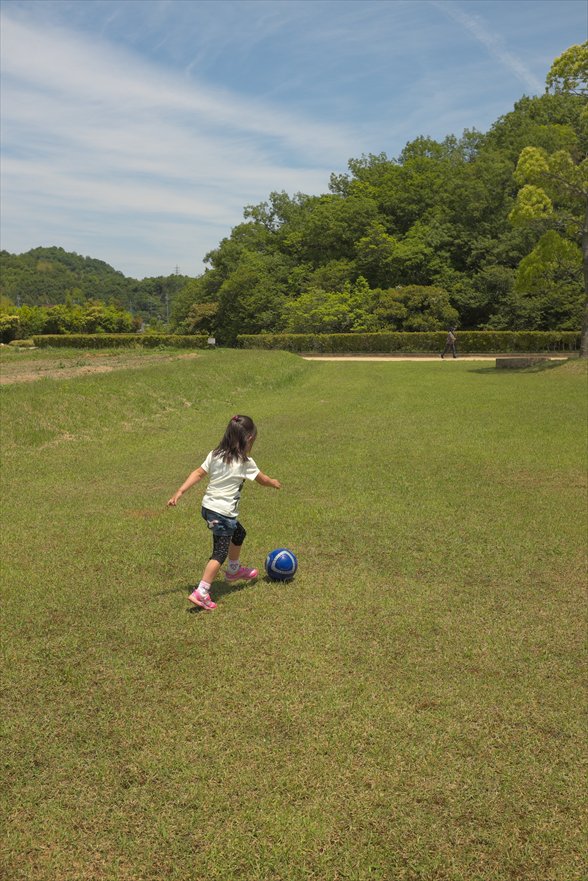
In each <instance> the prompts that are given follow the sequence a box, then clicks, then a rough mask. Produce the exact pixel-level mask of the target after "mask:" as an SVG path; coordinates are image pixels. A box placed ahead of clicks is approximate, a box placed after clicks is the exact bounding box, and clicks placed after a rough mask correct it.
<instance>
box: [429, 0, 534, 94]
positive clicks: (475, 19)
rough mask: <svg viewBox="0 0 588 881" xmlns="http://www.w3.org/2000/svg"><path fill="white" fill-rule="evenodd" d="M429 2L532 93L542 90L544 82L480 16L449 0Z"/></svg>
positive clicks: (432, 0) (431, 0)
mask: <svg viewBox="0 0 588 881" xmlns="http://www.w3.org/2000/svg"><path fill="white" fill-rule="evenodd" d="M429 2H430V3H431V5H432V6H435V7H436V8H437V9H438V10H439V11H440V12H442V13H443V14H444V15H447V16H449V18H452V19H453V20H454V21H456V22H458V24H460V25H461V26H462V27H464V28H465V29H466V31H468V32H469V33H470V34H472V36H473V37H475V39H476V40H478V42H479V43H481V44H482V45H483V46H484V47H485V48H486V49H487V50H488V52H489V53H490V54H491V55H492V56H493V57H494V58H496V60H497V61H499V62H500V64H501V65H502V66H503V67H505V68H506V69H507V70H508V71H510V72H511V73H513V74H514V75H515V76H516V77H517V78H518V79H519V80H520V81H521V82H522V83H524V85H525V86H526V88H527V89H529V90H530V91H531V93H532V94H537V93H540V92H542V91H543V88H544V84H543V83H541V81H540V80H538V79H537V77H536V76H534V74H533V73H532V72H531V71H530V70H529V69H528V67H527V66H526V65H525V64H524V63H523V62H522V61H521V59H520V58H518V57H517V56H516V55H514V54H513V53H512V52H510V51H509V50H508V49H507V48H506V47H505V45H504V42H503V40H502V37H500V36H499V35H498V34H495V33H493V32H492V30H491V28H490V27H489V25H488V24H486V22H484V20H483V19H482V18H481V17H480V16H478V15H473V14H472V13H470V12H466V11H465V10H464V8H463V6H457V5H456V4H455V3H452V2H450V0H429Z"/></svg>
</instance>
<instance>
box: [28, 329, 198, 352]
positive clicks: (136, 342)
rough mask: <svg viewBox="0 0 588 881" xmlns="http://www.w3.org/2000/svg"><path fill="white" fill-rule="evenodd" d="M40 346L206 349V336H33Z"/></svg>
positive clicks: (150, 334) (91, 334)
mask: <svg viewBox="0 0 588 881" xmlns="http://www.w3.org/2000/svg"><path fill="white" fill-rule="evenodd" d="M33 342H34V344H35V345H36V346H39V347H40V348H47V347H49V346H51V347H52V348H53V347H54V348H56V349H57V348H73V349H114V348H117V349H119V348H126V347H129V346H143V347H144V348H146V349H154V348H157V347H158V346H171V347H174V348H177V349H206V348H208V337H207V336H180V335H179V334H168V333H70V334H42V335H39V336H33Z"/></svg>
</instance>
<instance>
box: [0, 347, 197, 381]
mask: <svg viewBox="0 0 588 881" xmlns="http://www.w3.org/2000/svg"><path fill="white" fill-rule="evenodd" d="M198 357H199V355H198V353H197V352H187V353H185V354H181V355H177V354H174V355H162V354H152V355H143V354H140V355H136V354H130V353H121V354H120V355H119V354H116V355H97V354H94V353H92V352H88V354H87V355H81V356H80V357H79V358H77V359H76V360H75V361H73V362H70V361H68V360H67V359H65V358H64V360H63V361H56V359H55V357H53V358H39V359H36V360H35V361H14V362H13V363H10V361H5V362H4V363H3V364H2V365H1V367H0V385H10V384H11V383H15V382H35V380H37V379H45V378H49V379H71V378H72V377H74V376H89V375H92V374H96V373H112V371H114V370H134V369H136V368H138V367H150V366H151V365H153V364H161V363H165V362H169V361H178V360H180V359H187V358H198Z"/></svg>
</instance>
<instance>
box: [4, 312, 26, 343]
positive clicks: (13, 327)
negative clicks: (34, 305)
mask: <svg viewBox="0 0 588 881" xmlns="http://www.w3.org/2000/svg"><path fill="white" fill-rule="evenodd" d="M20 332H21V326H20V318H19V316H18V315H0V343H9V342H11V341H12V340H14V339H16V338H17V336H18V335H19V334H20Z"/></svg>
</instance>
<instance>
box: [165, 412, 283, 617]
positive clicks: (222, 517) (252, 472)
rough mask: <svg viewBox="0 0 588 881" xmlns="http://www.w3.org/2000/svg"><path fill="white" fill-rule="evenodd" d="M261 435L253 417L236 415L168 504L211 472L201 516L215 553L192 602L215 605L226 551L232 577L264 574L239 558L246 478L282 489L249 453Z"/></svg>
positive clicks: (173, 502) (207, 607)
mask: <svg viewBox="0 0 588 881" xmlns="http://www.w3.org/2000/svg"><path fill="white" fill-rule="evenodd" d="M256 437H257V429H256V427H255V423H254V422H253V420H252V419H250V418H249V416H233V418H232V419H231V421H230V422H229V424H228V425H227V430H226V431H225V433H224V436H223V439H222V440H221V442H220V444H219V445H218V447H216V448H215V449H214V450H211V452H210V453H209V454H208V456H207V457H206V459H205V460H204V462H203V463H202V465H201V466H200V468H197V469H196V471H193V472H192V474H190V476H189V477H188V478H187V479H186V480H185V481H184V483H183V484H182V485H181V487H180V488H179V490H178V491H177V492H176V493H175V494H174V495H173V496H172V497H171V499H170V500H169V502H168V503H167V504H168V506H169V505H171V506H172V507H175V506H176V505H177V503H178V499H179V498H180V496H183V494H184V493H185V492H186V490H188V489H190V487H191V486H194V484H196V483H198V482H199V481H201V480H202V478H203V477H204V476H205V475H206V474H208V487H207V489H206V493H205V494H204V498H203V499H202V516H203V517H204V519H205V520H206V522H207V524H208V528H209V529H210V530H211V531H212V556H211V557H210V560H209V561H208V563H207V565H206V568H205V569H204V573H203V575H202V581H201V582H200V584H199V585H198V587H197V588H196V589H195V590H194V591H193V592H192V593H191V594H190V596H189V600H190V602H191V603H194V604H195V605H197V606H200V607H201V608H202V609H216V603H213V601H212V600H211V599H210V594H209V590H210V585H211V584H212V582H213V581H214V579H215V578H216V576H217V575H218V572H219V569H220V567H221V566H222V564H223V563H224V562H225V560H226V558H227V554H228V557H229V565H228V568H227V571H226V577H227V581H237V580H238V579H240V578H246V579H247V580H249V581H250V580H252V579H253V578H257V576H258V574H259V573H258V570H257V569H248V568H247V567H246V566H241V564H240V562H239V554H240V551H241V545H242V544H243V542H244V540H245V536H246V534H247V533H246V532H245V530H244V529H243V527H242V526H241V524H240V523H239V521H238V520H237V516H238V514H239V500H240V498H241V490H242V489H243V484H244V483H245V479H248V480H256V481H257V483H261V485H262V486H272V487H274V489H280V488H281V484H280V481H279V480H273V479H272V478H271V477H267V475H265V474H263V473H262V472H261V471H260V470H259V468H258V467H257V465H256V464H255V462H254V461H253V459H250V458H249V453H250V452H251V447H252V446H253V444H254V442H255V438H256Z"/></svg>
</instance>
